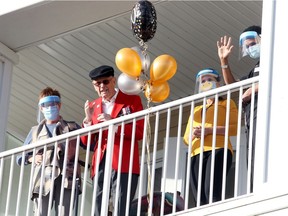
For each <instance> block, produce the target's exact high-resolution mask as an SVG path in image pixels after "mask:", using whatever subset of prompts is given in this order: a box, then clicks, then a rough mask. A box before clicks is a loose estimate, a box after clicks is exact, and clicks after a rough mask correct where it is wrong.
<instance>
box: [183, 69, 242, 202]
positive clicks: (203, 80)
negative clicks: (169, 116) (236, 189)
mask: <svg viewBox="0 0 288 216" xmlns="http://www.w3.org/2000/svg"><path fill="white" fill-rule="evenodd" d="M219 86H220V75H219V73H218V72H217V71H216V70H214V69H211V68H206V69H204V70H201V71H200V72H199V73H198V74H197V76H196V91H197V92H199V93H200V92H204V91H209V90H211V89H214V88H217V87H219ZM218 99H219V100H218V103H217V106H218V107H217V108H218V109H217V113H215V111H214V110H215V106H216V104H215V97H209V98H207V101H206V106H203V105H200V106H197V107H195V108H194V116H193V122H191V121H192V120H191V118H192V116H190V117H189V120H188V123H187V127H186V131H185V135H184V138H183V139H184V142H185V144H187V145H189V143H192V151H191V187H192V193H193V196H194V198H195V201H196V200H197V190H198V176H199V165H200V163H202V173H201V175H202V177H201V193H200V205H204V204H208V203H209V194H210V192H211V190H210V178H211V169H212V167H211V165H212V150H213V148H214V147H213V127H214V115H217V125H216V134H215V135H216V139H215V140H216V142H215V148H214V150H215V160H214V167H213V169H214V176H213V194H212V201H213V202H215V201H219V200H221V192H222V178H223V163H224V155H225V154H227V169H226V175H227V173H228V171H229V169H230V167H231V164H232V156H233V149H232V145H231V142H230V140H228V148H226V149H225V148H224V146H225V127H226V109H227V103H228V101H227V100H226V99H224V98H222V97H219V98H218ZM229 103H230V108H229V109H230V112H229V113H230V116H229V133H228V136H233V135H236V132H237V113H238V111H237V107H236V104H235V102H234V101H233V100H230V101H229ZM204 109H205V110H206V115H205V123H204V124H203V125H202V118H203V110H204ZM215 117H216V116H215ZM191 124H193V125H192V127H191ZM203 127H204V128H203ZM191 128H192V131H191ZM202 128H203V130H202ZM202 132H203V133H204V134H203V136H202ZM202 138H203V139H204V142H203V143H204V144H203V160H202V161H200V153H201V151H202V148H201V139H202ZM189 139H190V140H189ZM225 150H226V151H225Z"/></svg>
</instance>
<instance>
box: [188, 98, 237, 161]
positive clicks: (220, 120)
mask: <svg viewBox="0 0 288 216" xmlns="http://www.w3.org/2000/svg"><path fill="white" fill-rule="evenodd" d="M226 104H227V100H219V101H218V117H217V126H225V122H226ZM202 108H203V106H202V105H201V106H197V107H195V108H194V120H193V127H197V126H201V124H202V110H203V109H202ZM214 108H215V104H214V103H213V104H212V105H206V121H205V127H213V122H214ZM237 118H238V110H237V106H236V104H235V102H234V101H233V100H230V117H229V136H235V135H236V134H237ZM190 124H191V116H190V117H189V120H188V123H187V126H186V131H185V134H184V137H183V140H184V143H185V144H187V145H189V134H190ZM212 140H213V134H210V135H207V136H205V137H204V152H205V151H211V150H212ZM224 145H225V135H219V134H217V135H216V149H220V148H224ZM228 148H229V150H230V151H231V152H232V154H233V148H232V145H231V142H230V139H228ZM200 150H201V140H200V138H195V139H194V140H192V152H191V157H192V156H195V155H197V154H200Z"/></svg>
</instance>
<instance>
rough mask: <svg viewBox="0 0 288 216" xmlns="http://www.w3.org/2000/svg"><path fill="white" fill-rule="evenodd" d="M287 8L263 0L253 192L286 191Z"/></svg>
mask: <svg viewBox="0 0 288 216" xmlns="http://www.w3.org/2000/svg"><path fill="white" fill-rule="evenodd" d="M287 8H288V1H287V0H264V1H263V14H262V19H263V20H262V39H261V59H260V61H261V65H260V66H261V73H260V81H259V104H258V107H259V109H258V117H257V121H258V123H257V137H256V142H257V143H256V151H255V153H256V158H255V183H254V186H255V192H257V191H259V192H260V191H261V188H262V187H263V186H264V187H265V190H266V191H267V190H268V191H270V190H271V191H276V190H279V191H282V192H283V193H285V192H288V185H287V182H288V172H287V170H286V167H287V164H288V137H287V132H288V126H287V124H288V112H287V110H288V109H287V107H288V95H287V83H288V68H287V51H288V43H287V33H286V31H287V29H286V27H285V26H287V25H286V24H285V21H287V20H288V13H287ZM263 183H267V184H263ZM262 190H263V188H262Z"/></svg>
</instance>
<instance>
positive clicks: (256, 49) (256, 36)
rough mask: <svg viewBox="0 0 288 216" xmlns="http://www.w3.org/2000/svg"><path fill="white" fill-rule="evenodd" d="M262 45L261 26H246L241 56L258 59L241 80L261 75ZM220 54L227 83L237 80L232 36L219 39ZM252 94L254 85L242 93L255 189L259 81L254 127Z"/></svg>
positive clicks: (247, 143)
mask: <svg viewBox="0 0 288 216" xmlns="http://www.w3.org/2000/svg"><path fill="white" fill-rule="evenodd" d="M260 45H261V27H260V26H255V25H253V26H250V27H248V28H246V29H245V30H244V31H243V32H242V34H241V35H240V37H239V57H240V58H243V57H245V56H247V55H249V57H250V58H252V59H256V60H258V62H257V63H256V65H255V67H254V68H253V69H252V70H251V71H250V72H249V73H248V74H247V75H246V76H244V77H242V78H241V79H240V80H244V79H249V78H251V77H255V76H258V75H259V72H260V67H259V66H260V61H259V58H260ZM217 47H218V56H219V59H220V62H221V68H222V73H223V77H224V81H225V83H226V84H230V83H234V82H236V81H237V80H236V79H235V78H234V76H233V74H232V72H231V69H230V67H229V62H228V57H229V55H230V53H231V51H232V48H233V45H232V44H231V37H227V36H224V37H221V38H220V41H217ZM251 96H252V87H250V88H248V89H247V90H246V91H245V92H244V94H243V95H242V106H243V110H244V112H245V126H246V137H247V140H246V145H247V163H248V152H249V134H250V133H252V149H251V151H252V157H251V182H250V190H251V192H252V191H253V173H254V154H255V139H256V121H257V102H258V83H257V84H256V85H255V97H254V107H253V108H254V116H252V118H253V128H250V112H251Z"/></svg>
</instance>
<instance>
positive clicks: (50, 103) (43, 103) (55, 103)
mask: <svg viewBox="0 0 288 216" xmlns="http://www.w3.org/2000/svg"><path fill="white" fill-rule="evenodd" d="M59 104H60V98H59V97H58V96H54V95H52V96H46V97H43V98H41V99H40V100H39V104H38V117H37V121H38V123H40V122H41V121H42V120H43V119H44V118H45V119H46V120H50V121H53V120H56V119H57V118H58V117H59Z"/></svg>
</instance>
